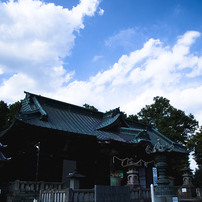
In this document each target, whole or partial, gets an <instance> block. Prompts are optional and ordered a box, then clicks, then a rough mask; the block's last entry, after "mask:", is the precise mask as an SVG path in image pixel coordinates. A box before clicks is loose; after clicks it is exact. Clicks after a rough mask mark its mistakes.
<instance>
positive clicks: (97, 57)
mask: <svg viewBox="0 0 202 202" xmlns="http://www.w3.org/2000/svg"><path fill="white" fill-rule="evenodd" d="M102 57H103V56H102V55H96V56H95V57H94V58H93V62H96V61H98V60H99V59H100V58H102Z"/></svg>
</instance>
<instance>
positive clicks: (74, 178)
mask: <svg viewBox="0 0 202 202" xmlns="http://www.w3.org/2000/svg"><path fill="white" fill-rule="evenodd" d="M83 177H85V176H84V175H81V174H79V173H78V172H77V169H74V172H73V173H69V175H68V176H67V178H70V188H72V189H79V186H80V178H83Z"/></svg>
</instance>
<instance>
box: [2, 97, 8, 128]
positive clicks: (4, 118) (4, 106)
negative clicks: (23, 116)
mask: <svg viewBox="0 0 202 202" xmlns="http://www.w3.org/2000/svg"><path fill="white" fill-rule="evenodd" d="M8 113H9V109H8V105H7V103H5V102H4V101H2V100H1V101H0V131H2V130H4V129H5V125H6V123H7V119H8Z"/></svg>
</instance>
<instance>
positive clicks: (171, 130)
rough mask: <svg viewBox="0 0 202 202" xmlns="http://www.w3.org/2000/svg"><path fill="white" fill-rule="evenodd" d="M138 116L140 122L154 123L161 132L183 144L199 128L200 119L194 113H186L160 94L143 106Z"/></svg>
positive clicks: (185, 143)
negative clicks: (197, 119) (196, 118)
mask: <svg viewBox="0 0 202 202" xmlns="http://www.w3.org/2000/svg"><path fill="white" fill-rule="evenodd" d="M137 116H138V120H139V121H140V122H143V123H146V124H151V125H153V126H154V127H156V128H157V129H158V131H159V132H160V133H162V134H163V135H165V136H166V137H168V138H169V139H171V140H172V141H174V142H177V143H180V144H183V145H187V142H188V141H189V139H190V137H191V135H194V133H195V131H196V129H197V128H198V121H196V120H195V118H194V116H193V115H192V114H189V115H186V114H185V112H184V111H182V110H179V109H176V108H174V107H173V106H172V105H171V104H170V101H169V100H168V99H166V98H163V97H159V96H157V97H154V103H153V104H151V105H146V107H145V108H142V109H141V111H140V112H139V113H138V114H137ZM187 146H188V145H187Z"/></svg>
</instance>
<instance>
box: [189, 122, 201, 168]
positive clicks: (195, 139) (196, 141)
mask: <svg viewBox="0 0 202 202" xmlns="http://www.w3.org/2000/svg"><path fill="white" fill-rule="evenodd" d="M189 147H190V148H192V150H193V151H194V153H193V156H194V159H195V161H196V163H197V164H198V166H199V167H201V168H202V126H201V127H200V129H199V131H198V132H196V134H195V135H194V136H192V137H191V139H190V141H189ZM201 172H202V171H201Z"/></svg>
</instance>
